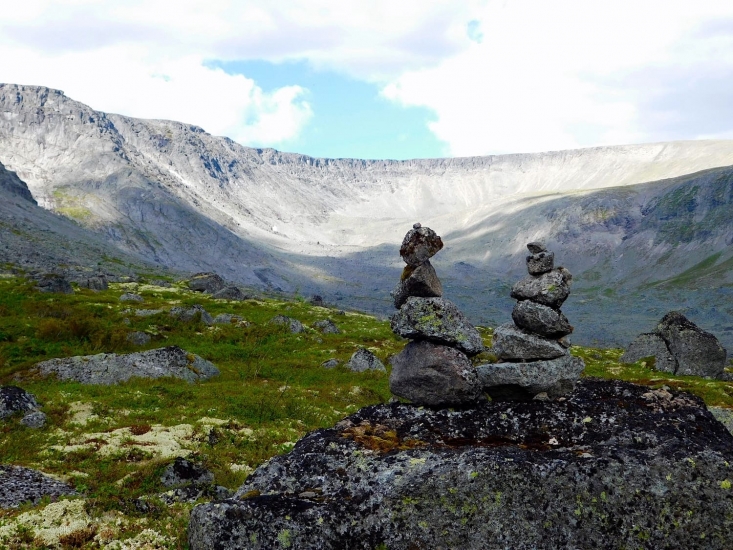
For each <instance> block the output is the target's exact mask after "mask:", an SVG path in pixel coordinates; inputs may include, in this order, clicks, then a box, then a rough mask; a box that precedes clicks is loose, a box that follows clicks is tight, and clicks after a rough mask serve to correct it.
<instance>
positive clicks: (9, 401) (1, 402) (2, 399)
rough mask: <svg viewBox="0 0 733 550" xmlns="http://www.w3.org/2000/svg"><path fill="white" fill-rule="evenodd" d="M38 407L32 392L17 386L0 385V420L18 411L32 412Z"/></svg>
mask: <svg viewBox="0 0 733 550" xmlns="http://www.w3.org/2000/svg"><path fill="white" fill-rule="evenodd" d="M38 408H39V406H38V401H36V398H35V396H34V395H33V394H32V393H28V392H27V391H25V390H24V389H23V388H19V387H18V386H0V420H2V419H5V418H8V417H10V416H12V415H14V414H15V413H18V412H22V413H29V412H34V411H37V410H38Z"/></svg>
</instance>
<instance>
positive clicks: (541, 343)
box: [493, 323, 568, 361]
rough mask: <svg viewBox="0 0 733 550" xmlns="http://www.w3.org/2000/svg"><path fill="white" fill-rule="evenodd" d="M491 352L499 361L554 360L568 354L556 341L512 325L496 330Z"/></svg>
mask: <svg viewBox="0 0 733 550" xmlns="http://www.w3.org/2000/svg"><path fill="white" fill-rule="evenodd" d="M493 352H494V354H495V355H496V356H497V357H498V358H499V359H504V360H510V361H536V360H538V359H555V358H557V357H562V356H563V355H567V353H568V351H567V349H565V347H563V346H562V345H561V344H560V343H558V342H557V341H556V340H549V339H547V338H543V337H542V336H539V335H537V334H533V333H531V332H528V331H526V330H522V329H521V328H519V327H517V326H515V325H514V324H513V323H508V324H506V325H501V326H500V327H497V328H496V330H495V331H494V347H493Z"/></svg>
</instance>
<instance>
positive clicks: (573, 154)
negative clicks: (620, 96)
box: [0, 84, 733, 346]
mask: <svg viewBox="0 0 733 550" xmlns="http://www.w3.org/2000/svg"><path fill="white" fill-rule="evenodd" d="M0 161H1V162H3V163H5V165H6V166H7V167H8V168H9V169H11V170H15V171H16V172H17V173H18V175H19V176H20V178H21V179H22V180H24V181H25V182H26V183H27V184H28V187H29V189H30V191H31V192H32V194H33V197H35V199H36V200H37V201H38V202H39V204H40V205H42V206H44V207H45V208H48V209H51V210H53V211H55V212H58V213H60V214H63V215H64V216H66V217H70V218H72V219H74V220H76V222H77V223H78V224H80V225H82V226H84V227H87V228H90V229H93V230H94V231H95V232H97V233H98V234H101V235H103V236H104V238H105V239H106V241H107V242H108V243H110V244H112V245H114V246H115V247H117V248H118V249H120V250H122V251H125V252H127V253H130V254H134V255H136V256H138V257H142V258H145V259H147V260H149V261H152V262H155V263H156V264H158V265H166V266H170V267H173V268H177V269H184V270H190V271H211V270H213V271H217V272H219V273H220V274H221V275H223V276H224V277H226V278H227V279H231V280H236V281H240V282H242V283H246V284H257V285H262V286H267V287H269V288H280V289H282V290H295V289H299V290H300V291H301V292H303V293H306V292H311V291H312V292H318V293H320V294H324V295H325V296H326V298H327V300H334V299H341V300H342V301H343V302H342V303H345V304H346V305H351V306H356V307H360V308H363V309H367V310H372V311H377V312H386V311H388V310H389V307H390V299H389V295H388V292H389V290H390V281H393V280H394V279H395V277H396V274H397V272H398V269H399V268H400V266H399V265H397V263H396V262H395V260H394V258H395V257H397V255H396V243H399V242H400V239H401V236H402V233H403V232H404V227H405V226H409V225H412V223H414V222H416V221H420V222H423V223H425V224H429V225H430V226H431V227H434V228H435V229H436V230H437V231H438V232H439V233H440V234H441V235H443V237H444V239H445V242H446V249H445V251H444V252H443V253H442V254H441V260H440V265H436V268H437V269H439V270H440V272H441V273H444V274H445V275H444V283H445V287H446V289H445V290H446V296H449V297H451V299H454V301H456V302H457V303H458V305H459V306H460V307H461V308H462V309H463V310H464V311H466V312H467V313H468V314H469V315H470V316H471V317H472V319H473V320H474V321H475V322H483V323H491V324H495V323H498V322H500V321H501V320H502V319H505V318H506V316H507V314H508V312H509V310H510V309H511V301H510V300H508V299H507V298H506V295H507V294H508V292H507V285H508V284H509V282H510V281H511V280H513V279H514V278H516V276H517V275H518V274H520V273H521V270H522V269H523V252H522V250H523V247H524V243H526V242H530V241H533V240H537V239H543V240H545V241H546V242H547V244H548V245H549V246H551V247H552V248H553V249H554V250H556V251H558V253H561V254H562V257H563V258H567V267H568V268H569V269H571V270H572V271H573V273H575V274H577V275H576V288H577V289H578V290H577V291H576V292H577V294H576V298H574V300H572V301H571V302H569V303H568V304H567V306H566V308H567V310H568V314H569V315H572V316H573V317H574V318H576V319H577V322H578V324H579V325H580V326H582V327H584V328H583V330H580V331H578V332H577V334H576V338H577V339H578V340H579V341H585V342H588V341H591V340H593V339H596V340H600V341H605V342H606V343H619V344H625V343H626V342H627V341H628V339H629V338H630V336H631V334H632V333H633V332H632V331H636V330H637V328H640V327H641V326H642V325H644V323H645V322H647V321H648V320H649V319H653V318H658V317H659V316H660V313H663V312H664V311H658V309H659V308H662V309H665V308H664V307H663V306H662V304H664V302H665V301H667V300H668V299H673V300H674V301H675V302H674V303H672V304H667V305H666V309H667V310H668V309H669V308H670V307H671V306H673V307H674V308H676V309H680V308H682V309H685V308H686V309H687V311H688V313H690V314H691V316H692V318H695V311H700V312H702V311H703V310H707V309H709V308H710V307H713V306H715V305H716V303H719V302H720V301H721V292H722V293H725V292H727V290H726V289H727V288H730V286H727V287H726V286H725V285H729V284H731V283H733V280H732V279H731V267H733V253H732V252H731V248H730V244H731V242H733V222H732V221H731V216H729V215H727V214H726V212H730V209H731V203H732V200H733V199H732V198H731V197H732V196H731V178H732V177H733V172H732V171H731V170H728V169H725V168H719V167H725V166H729V165H733V142H731V141H696V142H676V143H667V144H651V145H640V146H622V147H601V148H594V149H586V150H578V151H560V152H552V153H543V154H530V155H503V156H487V157H472V158H460V159H425V160H411V161H389V160H378V161H368V160H357V159H317V158H311V157H307V156H304V155H299V154H291V153H282V152H279V151H275V150H272V149H252V148H247V147H243V146H241V145H239V144H237V143H234V142H233V141H231V140H229V139H227V138H221V137H215V136H211V135H209V134H207V133H206V132H205V131H203V130H202V129H201V128H198V127H195V126H191V125H187V124H183V123H179V122H172V121H160V120H139V119H133V118H129V117H124V116H120V115H114V114H106V113H102V112H99V111H95V110H94V109H92V108H90V107H88V106H86V105H83V104H81V103H79V102H76V101H74V100H72V99H70V98H68V97H66V96H65V95H64V94H63V93H62V92H60V91H58V90H51V89H48V88H43V87H34V86H18V85H10V84H5V85H0ZM645 182H647V183H645ZM632 184H633V185H632ZM639 184H641V185H639ZM700 280H702V281H703V284H702V286H701V284H700ZM693 283H694V284H693ZM708 287H709V292H706V293H701V292H700V291H699V290H700V288H708ZM599 308H600V309H601V310H603V311H605V313H604V314H603V315H601V316H600V317H599V316H598V314H597V312H598V310H599ZM630 311H631V312H633V317H634V318H633V319H632V322H631V323H627V322H624V323H614V322H611V323H610V324H611V327H610V328H609V327H608V326H607V325H609V319H625V318H626V317H627V316H628V315H629V313H630ZM706 314H707V311H706ZM637 317H638V322H636V319H637ZM709 318H710V320H711V323H712V324H708V325H705V323H704V322H703V323H702V325H703V326H704V327H705V328H706V329H708V330H713V331H715V332H716V333H720V332H723V333H724V334H721V338H722V340H723V341H724V342H725V341H726V338H728V337H729V339H728V341H727V345H729V346H730V345H732V344H733V310H731V311H728V310H725V309H724V308H723V307H720V306H716V309H715V311H713V312H712V314H711V315H710V316H709ZM695 320H696V322H697V321H700V319H699V318H697V319H695ZM635 323H636V324H635ZM726 331H728V332H729V335H728V336H726V334H727V333H726Z"/></svg>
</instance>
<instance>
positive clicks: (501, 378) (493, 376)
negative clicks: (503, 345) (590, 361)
mask: <svg viewBox="0 0 733 550" xmlns="http://www.w3.org/2000/svg"><path fill="white" fill-rule="evenodd" d="M584 368H585V363H583V360H582V359H580V358H579V357H573V356H571V355H565V356H563V357H560V358H558V359H551V360H549V361H532V362H529V363H489V364H486V365H478V366H477V367H476V371H477V373H478V378H479V381H480V382H481V385H482V386H483V388H484V391H486V393H488V394H489V395H490V396H491V398H492V399H494V400H496V399H500V400H501V399H511V400H514V399H516V400H526V399H532V398H533V397H534V396H535V395H537V394H539V393H543V392H544V393H546V394H547V395H548V396H549V397H560V396H562V395H567V394H569V393H570V392H571V391H573V388H574V387H575V383H576V382H577V381H578V378H580V373H581V372H583V369H584Z"/></svg>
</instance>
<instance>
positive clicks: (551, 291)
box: [511, 267, 573, 308]
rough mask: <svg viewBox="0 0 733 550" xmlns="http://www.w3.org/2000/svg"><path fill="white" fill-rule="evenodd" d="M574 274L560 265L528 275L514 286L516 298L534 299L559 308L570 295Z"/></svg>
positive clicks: (513, 294) (513, 293)
mask: <svg viewBox="0 0 733 550" xmlns="http://www.w3.org/2000/svg"><path fill="white" fill-rule="evenodd" d="M572 278H573V277H572V275H570V272H569V271H568V270H567V269H565V268H564V267H558V268H557V269H553V270H552V271H548V272H547V273H543V274H542V275H528V276H527V277H525V278H524V279H522V280H521V281H518V282H517V283H516V284H515V285H514V287H513V288H512V293H511V296H512V298H514V299H515V300H532V301H533V302H537V303H539V304H543V305H546V306H549V307H552V308H559V307H560V306H561V305H562V304H563V303H564V302H565V300H566V299H567V297H568V296H569V295H570V282H571V280H572Z"/></svg>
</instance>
